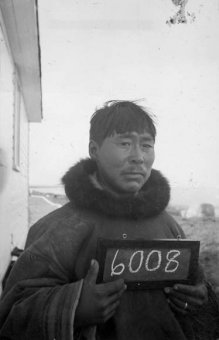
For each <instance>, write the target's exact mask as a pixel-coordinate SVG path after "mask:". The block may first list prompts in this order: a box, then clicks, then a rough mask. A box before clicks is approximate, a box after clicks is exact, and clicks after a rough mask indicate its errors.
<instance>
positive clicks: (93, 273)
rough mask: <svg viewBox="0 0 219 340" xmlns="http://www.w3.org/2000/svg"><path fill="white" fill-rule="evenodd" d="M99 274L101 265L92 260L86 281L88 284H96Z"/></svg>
mask: <svg viewBox="0 0 219 340" xmlns="http://www.w3.org/2000/svg"><path fill="white" fill-rule="evenodd" d="M98 272H99V264H98V262H97V261H96V260H94V259H93V260H91V264H90V268H89V269H88V272H87V275H86V277H85V280H86V281H87V282H88V283H96V280H97V276H98Z"/></svg>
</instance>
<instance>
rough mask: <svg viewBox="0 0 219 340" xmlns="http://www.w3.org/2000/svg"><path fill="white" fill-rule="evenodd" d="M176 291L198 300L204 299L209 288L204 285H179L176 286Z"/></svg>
mask: <svg viewBox="0 0 219 340" xmlns="http://www.w3.org/2000/svg"><path fill="white" fill-rule="evenodd" d="M174 290H175V291H177V292H180V293H182V294H185V295H186V296H192V297H196V298H198V299H204V298H205V295H206V293H207V288H206V286H205V285H204V284H203V283H201V284H198V285H195V286H190V285H182V284H177V285H175V286H174Z"/></svg>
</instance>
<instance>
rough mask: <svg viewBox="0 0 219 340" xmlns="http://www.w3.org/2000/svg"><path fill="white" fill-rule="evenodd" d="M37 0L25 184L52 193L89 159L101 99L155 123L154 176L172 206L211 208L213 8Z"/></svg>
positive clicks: (214, 187)
mask: <svg viewBox="0 0 219 340" xmlns="http://www.w3.org/2000/svg"><path fill="white" fill-rule="evenodd" d="M177 10H178V8H177V7H176V6H174V4H173V3H172V1H171V0H165V1H164V0H148V1H147V2H145V1H143V0H136V1H135V2H133V1H131V0H119V1H118V0H110V1H109V0H105V1H103V0H95V1H94V0H86V1H84V2H79V1H76V0H73V1H72V0H71V1H70V0H64V1H60V0H53V1H51V0H40V1H39V24H40V45H41V62H42V91H43V98H42V99H43V117H44V118H43V120H42V122H41V123H33V124H31V127H30V142H31V144H30V184H31V185H57V184H59V183H60V179H61V177H62V176H63V174H64V173H65V172H66V171H67V169H68V168H69V167H70V166H72V165H73V164H75V162H77V161H78V160H79V159H81V158H84V157H88V139H89V135H88V131H89V119H90V117H91V115H92V114H93V112H94V111H95V109H96V108H98V107H101V106H102V105H103V103H104V102H105V101H107V100H112V99H126V100H136V99H141V101H140V102H139V103H140V104H141V105H143V106H146V107H147V108H149V109H150V111H151V112H152V113H154V114H155V116H156V119H155V120H156V126H157V130H158V137H157V140H156V145H155V151H156V161H155V164H154V168H156V169H158V170H160V171H161V172H162V173H163V174H164V175H165V176H166V177H167V178H168V179H169V181H170V183H171V186H172V188H173V201H174V202H176V203H180V204H181V203H183V202H185V203H189V204H190V203H192V204H194V203H196V202H199V201H200V202H201V201H203V200H205V201H206V200H207V201H210V202H212V203H214V204H217V205H219V182H218V178H219V161H218V158H217V154H218V146H219V134H218V126H219V115H218V107H219V96H218V93H219V47H218V41H219V1H218V0H212V1H211V2H208V3H206V1H204V0H203V1H201V0H200V1H198V0H193V1H191V0H189V1H188V3H187V5H186V16H187V19H188V22H187V23H186V24H175V25H168V24H167V23H166V21H167V20H169V18H170V17H171V16H173V15H174V14H175V13H176V12H177Z"/></svg>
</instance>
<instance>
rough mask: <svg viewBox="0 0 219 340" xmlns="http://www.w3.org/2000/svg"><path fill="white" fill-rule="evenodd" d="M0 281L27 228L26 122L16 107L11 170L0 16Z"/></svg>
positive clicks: (7, 70) (9, 88)
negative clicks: (16, 154)
mask: <svg viewBox="0 0 219 340" xmlns="http://www.w3.org/2000/svg"><path fill="white" fill-rule="evenodd" d="M0 24H1V26H0V281H1V279H2V277H3V275H4V272H5V270H6V268H7V266H8V263H9V261H10V252H11V250H12V249H13V247H14V246H18V247H22V246H23V243H24V240H25V237H26V233H27V228H28V138H29V124H28V121H27V117H26V113H25V108H24V104H23V100H21V109H20V128H21V130H20V170H19V171H16V170H14V169H13V123H14V121H13V117H14V76H13V62H12V59H11V56H10V53H9V49H8V48H7V46H8V45H7V42H6V38H5V36H4V34H3V32H4V30H3V23H2V20H1V18H0Z"/></svg>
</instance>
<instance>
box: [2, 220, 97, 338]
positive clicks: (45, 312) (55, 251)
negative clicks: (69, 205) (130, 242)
mask: <svg viewBox="0 0 219 340" xmlns="http://www.w3.org/2000/svg"><path fill="white" fill-rule="evenodd" d="M91 232H92V230H91V228H90V227H89V226H87V225H85V224H83V225H81V224H80V225H76V226H73V227H72V226H69V225H68V226H61V227H59V228H54V229H50V230H49V232H48V233H45V234H44V235H42V236H41V238H40V239H39V240H37V241H36V242H34V243H33V244H32V246H30V247H29V248H27V249H26V250H25V251H24V252H23V253H22V255H21V256H20V258H19V259H18V261H17V262H16V264H15V265H14V268H13V269H12V272H11V274H10V276H9V278H8V282H7V284H6V288H5V291H4V293H3V296H2V298H1V301H0V339H2V340H3V339H14V340H15V339H16V340H24V339H28V340H30V339H31V340H54V339H55V340H63V339H65V340H73V339H74V315H75V310H76V308H77V305H78V301H79V298H80V293H81V289H82V285H83V279H80V278H77V276H76V274H75V264H76V261H77V254H78V252H79V250H80V249H81V247H82V246H83V245H84V243H85V242H86V241H87V239H88V238H89V236H90V234H91Z"/></svg>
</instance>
